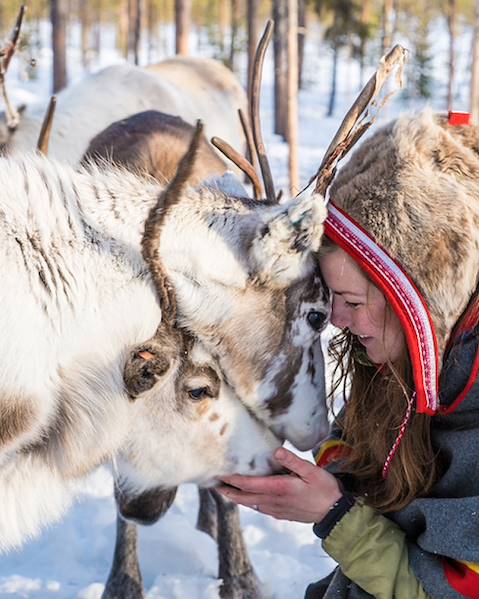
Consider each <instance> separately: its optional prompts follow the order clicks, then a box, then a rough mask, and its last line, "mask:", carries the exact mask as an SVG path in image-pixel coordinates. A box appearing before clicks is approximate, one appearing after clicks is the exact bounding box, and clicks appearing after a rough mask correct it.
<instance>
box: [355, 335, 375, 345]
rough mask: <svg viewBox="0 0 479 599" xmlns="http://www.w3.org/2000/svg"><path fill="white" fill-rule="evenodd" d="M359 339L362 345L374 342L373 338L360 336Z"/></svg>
mask: <svg viewBox="0 0 479 599" xmlns="http://www.w3.org/2000/svg"><path fill="white" fill-rule="evenodd" d="M358 339H359V341H360V343H361V344H362V345H368V343H370V342H371V341H372V340H373V337H368V336H367V335H363V336H361V335H358Z"/></svg>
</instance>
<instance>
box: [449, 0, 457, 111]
mask: <svg viewBox="0 0 479 599" xmlns="http://www.w3.org/2000/svg"><path fill="white" fill-rule="evenodd" d="M456 17H457V0H448V11H447V28H448V30H449V79H448V82H447V109H448V110H451V109H452V108H453V106H452V104H453V101H454V83H455V71H456V34H457V31H456Z"/></svg>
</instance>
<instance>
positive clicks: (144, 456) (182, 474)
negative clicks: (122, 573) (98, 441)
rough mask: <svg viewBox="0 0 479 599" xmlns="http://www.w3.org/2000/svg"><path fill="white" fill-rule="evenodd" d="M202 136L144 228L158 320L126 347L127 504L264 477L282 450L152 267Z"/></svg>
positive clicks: (122, 476)
mask: <svg viewBox="0 0 479 599" xmlns="http://www.w3.org/2000/svg"><path fill="white" fill-rule="evenodd" d="M201 131H202V126H201V124H200V123H198V125H197V129H196V131H195V135H194V137H193V139H192V141H191V144H190V148H189V150H188V152H187V154H186V155H185V157H184V158H183V159H182V161H181V162H180V165H179V167H178V170H177V173H176V175H175V178H174V179H173V181H172V182H171V184H170V185H169V186H168V187H167V188H166V189H165V190H164V192H163V193H162V197H161V198H160V200H159V204H160V205H161V206H162V208H163V210H161V211H159V210H158V209H157V208H158V207H157V206H156V205H155V206H154V207H153V208H152V209H151V211H150V216H149V218H148V220H147V221H146V223H145V234H144V237H143V241H142V248H143V258H144V260H145V262H146V263H147V265H148V266H149V268H150V272H151V276H152V279H153V283H154V285H155V288H156V290H157V293H158V295H159V303H160V306H161V311H162V320H161V323H160V325H159V327H158V329H157V331H156V333H155V335H154V336H153V337H152V338H151V339H149V340H148V341H146V342H144V343H141V344H140V345H137V346H136V347H133V348H131V350H130V352H129V354H128V356H127V357H126V360H125V366H124V372H123V380H124V384H125V390H126V391H127V393H128V396H129V397H130V399H131V400H132V403H131V406H130V408H129V409H130V410H131V411H133V412H134V414H133V417H132V418H130V419H129V421H130V422H131V423H132V424H131V430H130V431H129V435H128V443H127V444H126V447H125V448H124V449H123V450H122V451H121V453H120V456H119V457H118V459H117V460H116V465H117V469H118V480H117V485H118V487H119V489H120V490H121V493H122V494H123V495H122V496H123V498H124V499H125V497H126V499H125V503H126V504H128V503H131V502H132V501H133V502H134V501H135V498H138V496H139V495H140V494H141V492H143V491H145V490H150V489H153V488H155V487H158V486H159V485H161V486H163V487H174V486H176V485H178V484H180V483H182V482H196V483H199V484H202V485H209V484H213V482H214V480H215V479H216V478H217V477H218V476H221V475H224V474H225V473H227V472H244V473H251V474H259V473H262V474H265V473H269V472H271V470H272V467H273V464H274V461H273V460H272V457H271V456H272V451H273V450H274V449H275V448H276V447H278V446H279V445H280V443H281V442H280V440H279V439H278V438H277V437H275V436H274V435H273V434H272V433H271V431H269V430H268V429H267V428H266V427H265V426H264V425H263V424H261V423H259V422H258V421H257V419H256V418H254V417H253V416H252V415H251V414H250V412H249V411H248V410H247V409H246V407H245V406H244V405H243V404H242V403H241V402H240V401H239V399H238V398H237V396H236V394H235V393H234V391H233V390H232V388H231V387H230V386H229V385H228V384H227V382H226V381H225V379H224V377H223V375H222V372H221V370H220V368H219V367H218V364H217V361H216V360H215V359H214V358H213V357H212V355H211V353H210V352H208V351H207V350H206V349H205V347H204V345H203V344H202V343H201V342H200V341H198V340H197V339H196V338H195V337H194V336H193V335H192V334H191V333H189V332H188V330H186V329H184V328H181V327H180V326H178V323H177V318H176V293H175V289H174V288H173V287H172V286H171V284H170V282H169V280H168V278H167V276H166V273H165V269H164V267H163V264H162V261H160V260H159V256H158V249H159V237H160V234H161V236H162V234H163V227H164V217H165V214H166V211H167V210H166V209H167V208H170V209H171V205H172V204H174V202H175V199H176V198H178V197H180V196H181V192H182V188H183V187H184V185H185V183H186V181H187V179H188V177H189V175H190V174H191V171H192V167H193V164H194V158H195V155H196V152H197V149H198V146H199V143H200V139H201ZM185 449H186V451H185ZM168 458H169V459H168Z"/></svg>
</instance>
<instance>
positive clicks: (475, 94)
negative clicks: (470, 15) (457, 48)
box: [471, 0, 479, 125]
mask: <svg viewBox="0 0 479 599" xmlns="http://www.w3.org/2000/svg"><path fill="white" fill-rule="evenodd" d="M471 116H472V122H473V124H474V125H479V0H476V15H475V26H474V42H473V48H472V78H471Z"/></svg>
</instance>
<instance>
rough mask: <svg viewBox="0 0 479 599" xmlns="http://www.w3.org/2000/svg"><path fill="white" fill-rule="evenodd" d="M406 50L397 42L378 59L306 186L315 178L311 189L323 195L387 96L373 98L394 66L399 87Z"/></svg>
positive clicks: (373, 119)
mask: <svg viewBox="0 0 479 599" xmlns="http://www.w3.org/2000/svg"><path fill="white" fill-rule="evenodd" d="M406 55H407V51H406V49H405V48H403V47H402V46H400V45H399V44H397V45H396V46H394V47H393V48H392V49H391V50H390V51H389V52H388V53H387V54H386V55H385V56H383V57H382V58H381V61H380V63H379V68H378V70H377V71H376V72H375V73H374V75H373V76H372V77H371V79H370V80H369V81H368V82H367V83H366V85H365V86H364V88H363V89H362V91H361V93H360V94H359V96H358V97H357V98H356V101H355V102H354V104H353V105H352V106H351V108H350V109H349V111H348V113H347V114H346V116H345V117H344V119H343V121H342V123H341V125H340V127H339V129H338V131H337V133H336V135H335V136H334V138H333V140H332V142H331V143H330V144H329V147H328V149H327V150H326V153H325V155H324V158H323V160H322V162H321V165H320V167H319V169H318V171H317V172H316V173H315V174H314V175H313V177H311V179H310V181H309V183H308V186H309V185H310V184H311V183H312V181H314V179H316V187H315V192H316V193H320V194H321V195H323V196H324V195H325V193H326V190H327V189H328V187H329V185H330V183H331V181H332V180H333V178H334V175H335V173H336V167H337V164H338V162H339V161H340V160H341V159H342V158H344V156H345V155H346V154H347V153H348V152H349V150H350V149H351V148H352V147H353V146H354V145H355V144H356V143H357V142H358V140H359V139H360V138H361V137H362V136H363V135H364V133H365V132H366V131H367V130H368V129H369V127H370V126H371V125H372V124H373V123H374V121H375V120H376V114H377V112H378V111H379V110H380V108H382V106H384V104H385V103H386V102H387V100H388V99H389V98H390V96H391V93H390V94H388V95H387V96H386V97H385V98H384V99H383V101H382V102H381V103H380V104H379V105H377V103H376V98H377V96H378V95H379V93H380V92H381V90H382V88H383V86H384V84H385V82H386V81H387V80H388V79H389V76H390V75H391V73H392V72H393V70H394V68H395V67H398V74H397V82H398V86H399V87H401V86H402V81H401V75H402V69H403V67H404V62H405V60H406ZM373 107H374V108H376V109H377V110H376V114H373V115H371V114H370V111H371V108H373Z"/></svg>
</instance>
